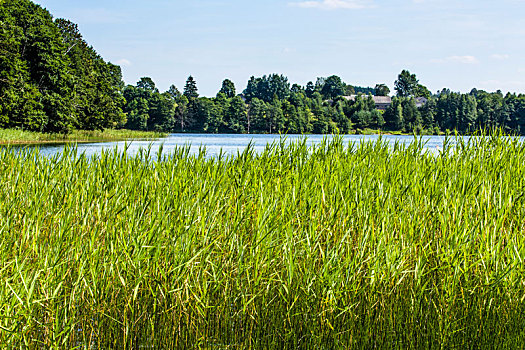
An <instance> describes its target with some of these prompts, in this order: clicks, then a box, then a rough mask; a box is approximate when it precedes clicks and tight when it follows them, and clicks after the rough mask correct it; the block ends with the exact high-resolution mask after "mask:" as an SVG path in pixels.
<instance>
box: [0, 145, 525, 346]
mask: <svg viewBox="0 0 525 350" xmlns="http://www.w3.org/2000/svg"><path fill="white" fill-rule="evenodd" d="M458 142H459V143H458V145H457V146H456V147H451V146H450V142H449V143H447V145H445V148H444V150H443V151H442V152H441V153H440V154H429V153H426V152H423V148H422V145H421V144H420V143H419V142H418V141H417V140H416V141H415V142H414V143H413V144H412V145H410V146H409V147H405V146H400V145H396V146H394V147H393V148H392V147H389V146H387V144H386V143H385V142H384V141H381V140H379V141H377V142H375V143H367V142H363V143H360V144H357V145H350V147H345V145H344V144H342V142H341V140H340V139H336V140H335V141H333V142H325V143H323V144H322V145H320V146H318V147H316V148H308V147H307V146H306V145H305V143H304V142H302V143H295V144H292V145H289V146H287V145H286V143H284V142H283V143H280V144H274V145H272V146H269V147H268V148H267V150H266V151H265V152H263V153H262V154H255V153H254V152H253V150H252V149H248V150H246V151H245V152H243V153H242V154H239V155H238V156H237V157H231V158H228V157H219V158H207V157H206V156H205V152H204V150H203V151H202V152H201V153H200V154H198V155H195V156H192V155H189V154H188V149H186V148H183V149H179V150H178V151H176V152H175V153H174V154H171V155H170V156H162V155H154V154H151V155H150V154H149V152H148V151H147V150H145V151H144V152H143V153H142V154H139V155H137V156H133V157H131V156H128V155H126V154H125V153H124V154H123V153H119V152H117V151H114V152H105V151H104V152H102V154H101V155H100V156H96V157H95V158H92V159H87V158H86V157H85V156H83V155H78V154H77V153H76V152H75V150H74V149H66V151H65V152H64V153H63V154H62V155H57V156H55V157H54V158H53V159H49V158H46V157H43V156H39V155H38V154H37V153H36V151H22V152H19V153H16V152H14V151H9V150H7V149H1V150H0V213H1V215H0V236H1V239H0V251H1V252H2V253H1V254H0V266H1V268H0V280H1V281H2V283H1V284H0V315H1V317H0V327H1V329H2V331H1V332H0V343H2V344H3V345H4V346H6V347H13V348H15V347H16V348H19V347H29V348H36V347H58V348H72V347H75V346H81V347H86V346H90V344H91V345H92V346H94V347H97V348H115V347H119V348H134V347H137V348H138V347H140V346H146V345H155V346H156V347H159V348H187V347H192V348H193V347H201V348H250V347H253V348H348V347H352V346H355V347H357V348H374V347H381V348H403V349H405V348H436V349H442V348H518V347H521V346H522V344H523V342H524V340H525V303H524V298H525V284H524V281H523V275H524V273H525V264H524V263H523V261H524V259H525V235H524V234H523V227H524V224H525V222H524V218H525V203H524V201H525V197H524V196H523V188H525V145H524V144H523V143H522V142H520V141H519V140H513V139H510V138H503V137H489V138H473V139H471V140H470V141H466V140H464V139H459V140H458Z"/></svg>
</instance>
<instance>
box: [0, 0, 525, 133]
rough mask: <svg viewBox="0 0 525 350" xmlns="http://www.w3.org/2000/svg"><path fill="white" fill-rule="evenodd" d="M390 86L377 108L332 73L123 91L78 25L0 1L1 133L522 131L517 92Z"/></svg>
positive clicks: (522, 105) (148, 85)
mask: <svg viewBox="0 0 525 350" xmlns="http://www.w3.org/2000/svg"><path fill="white" fill-rule="evenodd" d="M394 85H395V95H396V96H395V97H394V98H393V99H392V101H391V104H390V105H389V106H388V107H387V108H383V109H376V107H377V106H376V103H375V102H374V99H373V97H372V96H388V95H389V94H390V90H389V88H388V87H387V86H386V85H385V84H377V85H376V86H375V87H374V88H370V87H358V86H352V85H350V84H347V83H345V82H343V81H342V79H341V78H340V77H338V76H336V75H333V76H330V77H327V78H317V79H316V80H315V83H314V82H308V83H307V84H306V86H301V85H298V84H290V82H289V81H288V78H287V77H286V76H283V75H280V74H270V75H267V76H263V77H251V78H250V80H249V81H248V83H247V86H246V88H245V89H244V90H242V91H237V90H236V87H235V85H234V83H233V82H232V81H231V80H229V79H225V80H224V81H223V83H222V86H221V87H220V90H219V91H218V93H217V95H216V96H215V97H211V98H210V97H201V96H199V93H198V87H197V82H196V81H195V79H194V78H193V77H192V76H190V77H188V79H187V81H186V84H185V86H184V87H183V89H182V92H181V91H180V90H179V89H178V88H177V87H175V86H174V85H172V86H171V87H170V88H169V90H168V91H166V92H160V91H159V90H158V89H157V87H156V86H155V83H154V81H153V80H152V79H151V78H148V77H145V78H141V79H140V81H139V82H137V83H136V85H127V86H125V84H124V82H123V80H122V73H121V70H120V67H119V66H117V65H114V64H111V63H109V62H106V61H104V59H103V58H102V57H100V55H98V54H97V52H96V51H95V50H94V49H93V48H92V47H91V46H89V45H88V43H86V41H85V40H84V39H83V38H82V35H81V34H80V32H79V30H78V27H77V25H76V24H74V23H72V22H70V21H68V20H65V19H53V17H52V16H51V14H50V13H49V12H48V11H47V10H45V9H43V8H41V7H40V6H38V5H36V4H34V3H32V2H31V1H30V0H3V1H2V2H0V127H1V128H18V129H24V130H32V131H43V132H60V133H68V132H70V131H71V130H73V129H84V130H95V129H98V130H103V129H105V128H128V129H134V130H153V131H166V132H206V133H350V132H355V130H359V129H361V130H362V129H367V128H370V129H382V130H385V131H403V132H417V133H433V134H434V133H439V132H443V131H446V130H457V131H459V132H461V133H468V132H471V131H475V130H478V129H484V128H493V127H500V128H502V129H504V130H505V131H507V132H510V133H519V134H524V133H525V95H523V94H520V95H516V94H510V93H508V94H506V95H503V94H502V93H501V92H500V91H498V92H495V93H489V92H485V91H482V90H477V89H473V90H472V91H470V92H469V93H467V94H461V93H457V92H452V91H450V90H449V89H443V90H441V91H438V92H437V93H434V94H432V93H431V92H430V91H429V90H428V89H427V88H426V87H425V86H424V85H422V84H420V83H419V81H418V79H417V77H416V75H415V74H411V73H410V72H408V71H406V70H404V71H402V72H401V73H400V74H399V76H398V79H397V80H396V81H395V83H394ZM356 95H357V96H356ZM350 96H352V97H350ZM421 97H424V99H418V98H421ZM421 101H423V102H421Z"/></svg>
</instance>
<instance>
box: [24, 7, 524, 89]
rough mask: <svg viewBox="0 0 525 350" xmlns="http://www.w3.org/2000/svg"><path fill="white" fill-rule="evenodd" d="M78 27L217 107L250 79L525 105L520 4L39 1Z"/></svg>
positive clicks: (131, 71) (97, 43) (103, 50)
mask: <svg viewBox="0 0 525 350" xmlns="http://www.w3.org/2000/svg"><path fill="white" fill-rule="evenodd" d="M34 2H36V3H38V4H40V5H42V6H43V7H45V8H47V9H48V10H49V11H50V12H51V14H53V16H54V17H55V18H67V19H69V20H71V21H73V22H75V23H77V24H78V26H79V28H80V31H81V33H82V34H83V36H84V38H85V39H86V41H87V42H88V43H89V44H90V45H92V46H93V47H94V48H95V50H96V51H97V52H98V53H99V54H100V55H101V56H102V57H104V59H106V60H107V61H111V62H112V63H116V64H119V65H120V66H121V67H122V72H123V77H124V81H125V82H126V83H128V84H135V83H136V82H137V81H138V80H139V79H140V78H141V77H145V76H148V77H151V78H152V79H153V80H154V81H155V83H156V84H157V87H158V88H159V90H161V91H165V90H167V89H168V88H169V86H170V85H172V84H174V85H175V86H177V87H178V88H179V90H181V91H182V89H183V87H184V83H185V81H186V79H187V77H188V76H189V75H192V76H193V77H194V78H195V80H196V81H197V86H198V88H199V93H200V94H201V95H204V96H215V94H216V93H217V91H219V89H220V87H221V83H222V81H223V80H224V79H225V78H228V79H230V80H232V81H233V82H234V83H235V86H236V88H237V91H238V92H240V91H242V90H243V89H244V88H245V87H246V83H247V81H248V79H249V78H250V76H256V77H257V76H262V75H265V74H272V73H279V74H284V75H285V76H287V77H288V79H289V81H290V82H291V83H298V84H301V85H306V83H307V82H308V81H313V82H315V80H316V78H317V77H326V76H330V75H333V74H335V75H338V76H340V77H341V78H342V79H343V81H345V82H346V83H348V84H352V85H358V86H372V87H373V86H375V84H378V83H385V84H386V85H387V86H389V87H390V89H391V90H393V88H394V81H395V80H396V78H397V75H398V74H399V73H400V72H401V71H402V70H403V69H408V70H409V71H410V72H411V73H415V74H416V75H417V77H418V79H419V82H420V83H421V84H423V85H425V86H427V87H428V88H429V89H430V90H431V91H432V92H436V91H438V90H441V89H442V88H449V89H451V90H453V91H461V92H468V91H470V90H471V89H472V88H474V87H476V88H478V89H483V90H487V91H496V90H498V89H500V90H502V91H503V92H507V91H510V92H518V93H525V25H523V18H524V17H525V0H498V1H495V0H490V1H489V0H388V1H387V0H308V1H306V0H89V1H88V0H74V1H72V0H36V1H34Z"/></svg>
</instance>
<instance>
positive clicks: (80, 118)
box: [0, 0, 125, 134]
mask: <svg viewBox="0 0 525 350" xmlns="http://www.w3.org/2000/svg"><path fill="white" fill-rule="evenodd" d="M0 21H1V22H2V25H1V26H0V127H2V128H22V129H26V130H31V131H42V132H58V133H65V134H67V133H69V132H71V130H73V129H75V128H81V129H88V130H95V129H98V130H103V129H104V128H106V127H115V126H118V125H120V124H121V123H122V121H123V119H124V118H125V116H124V114H123V112H122V105H123V103H124V101H123V98H122V96H121V94H120V90H121V88H122V77H121V73H120V68H119V67H118V66H115V65H112V64H110V63H106V62H105V61H104V60H103V59H102V58H101V57H100V56H98V54H97V53H96V52H95V51H94V50H93V48H91V47H90V46H89V45H88V44H87V43H86V42H85V41H84V40H83V38H82V36H81V34H80V32H79V31H78V28H77V26H76V25H75V24H74V23H72V22H70V21H67V20H64V19H57V20H55V21H53V18H52V17H51V15H50V14H49V12H47V11H46V10H44V9H42V7H40V6H38V5H36V4H34V3H32V2H31V1H29V0H5V1H3V3H2V6H1V7H0Z"/></svg>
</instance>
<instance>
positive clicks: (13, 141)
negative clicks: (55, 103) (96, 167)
mask: <svg viewBox="0 0 525 350" xmlns="http://www.w3.org/2000/svg"><path fill="white" fill-rule="evenodd" d="M166 136H167V134H165V133H161V132H153V131H137V130H126V129H106V130H104V131H99V130H72V131H71V133H69V134H57V133H54V134H53V133H41V132H34V131H27V130H18V129H0V145H17V144H47V143H77V142H105V141H122V140H144V139H146V140H155V139H158V138H162V137H166Z"/></svg>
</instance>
